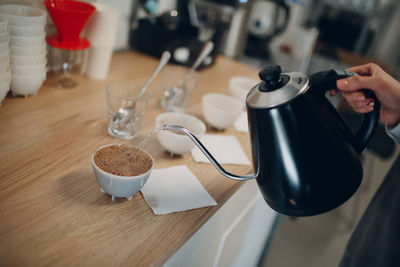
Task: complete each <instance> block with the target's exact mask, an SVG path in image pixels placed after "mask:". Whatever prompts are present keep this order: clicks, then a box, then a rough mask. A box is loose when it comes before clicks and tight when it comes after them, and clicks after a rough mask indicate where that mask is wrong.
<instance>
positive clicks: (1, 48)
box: [0, 42, 10, 54]
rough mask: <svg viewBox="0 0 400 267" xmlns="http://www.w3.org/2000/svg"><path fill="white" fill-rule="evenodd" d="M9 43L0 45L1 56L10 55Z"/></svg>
mask: <svg viewBox="0 0 400 267" xmlns="http://www.w3.org/2000/svg"><path fill="white" fill-rule="evenodd" d="M8 46H9V45H8V42H7V43H0V53H1V54H9V53H10V48H8Z"/></svg>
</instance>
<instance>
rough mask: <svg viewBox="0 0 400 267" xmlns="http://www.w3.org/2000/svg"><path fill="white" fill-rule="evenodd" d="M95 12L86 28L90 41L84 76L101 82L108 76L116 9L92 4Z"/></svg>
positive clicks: (115, 29) (116, 17)
mask: <svg viewBox="0 0 400 267" xmlns="http://www.w3.org/2000/svg"><path fill="white" fill-rule="evenodd" d="M93 5H94V6H95V7H96V12H95V13H94V14H93V15H92V17H91V19H90V20H89V22H88V24H87V26H86V38H87V39H88V40H89V41H90V48H89V55H88V61H87V66H86V75H87V76H88V77H89V78H92V79H95V80H103V79H105V78H106V77H107V75H108V70H109V67H110V62H111V57H112V53H113V50H114V44H115V38H116V34H117V26H118V16H119V12H118V9H117V8H114V7H112V6H110V5H106V4H99V3H94V4H93Z"/></svg>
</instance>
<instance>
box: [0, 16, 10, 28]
mask: <svg viewBox="0 0 400 267" xmlns="http://www.w3.org/2000/svg"><path fill="white" fill-rule="evenodd" d="M7 25H8V20H7V19H6V18H5V17H3V16H2V15H1V14H0V32H6V31H7V28H8V27H7Z"/></svg>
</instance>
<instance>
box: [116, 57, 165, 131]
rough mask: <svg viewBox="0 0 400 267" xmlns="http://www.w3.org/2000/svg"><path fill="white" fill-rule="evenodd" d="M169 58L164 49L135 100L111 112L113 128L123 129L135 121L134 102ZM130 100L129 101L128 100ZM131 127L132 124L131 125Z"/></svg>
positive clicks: (138, 99)
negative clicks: (158, 61) (154, 68)
mask: <svg viewBox="0 0 400 267" xmlns="http://www.w3.org/2000/svg"><path fill="white" fill-rule="evenodd" d="M170 58H171V53H169V52H168V51H165V52H164V53H163V54H162V56H161V59H160V63H159V64H158V66H157V68H156V70H155V71H154V73H153V75H151V77H150V78H149V79H148V80H147V82H146V84H145V85H144V86H143V87H142V89H141V90H140V92H139V94H138V95H137V96H136V99H135V101H133V102H132V103H131V104H128V105H126V106H125V107H121V108H120V109H118V111H117V112H116V113H115V114H113V118H112V123H113V128H115V129H125V128H126V127H127V126H128V125H130V124H134V123H135V121H136V112H135V107H136V103H137V102H138V101H140V100H141V98H142V96H143V94H144V93H145V92H146V90H147V87H148V86H149V85H150V83H151V82H152V81H153V79H154V78H155V77H156V76H157V74H158V73H159V72H160V70H161V69H162V68H163V67H164V66H165V65H166V64H167V62H168V61H169V59H170ZM129 102H131V101H129ZM132 127H133V126H132Z"/></svg>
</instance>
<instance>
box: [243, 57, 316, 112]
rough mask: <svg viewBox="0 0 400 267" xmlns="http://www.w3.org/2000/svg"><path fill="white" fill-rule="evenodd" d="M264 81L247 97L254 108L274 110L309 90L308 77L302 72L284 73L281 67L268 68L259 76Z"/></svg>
mask: <svg viewBox="0 0 400 267" xmlns="http://www.w3.org/2000/svg"><path fill="white" fill-rule="evenodd" d="M258 76H259V77H260V79H261V80H262V81H261V82H260V83H258V84H257V85H256V86H254V87H253V88H252V89H251V90H250V92H249V93H248V95H247V98H246V103H247V106H249V107H254V108H272V107H276V106H279V105H281V104H284V103H287V102H289V101H290V100H292V99H294V98H296V97H297V96H299V95H301V94H304V93H305V92H306V91H307V89H308V87H309V86H308V83H309V80H308V77H307V76H306V75H305V74H303V73H300V72H288V73H282V70H281V67H280V66H279V65H275V66H267V67H266V68H264V69H263V70H262V71H260V73H259V74H258Z"/></svg>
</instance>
